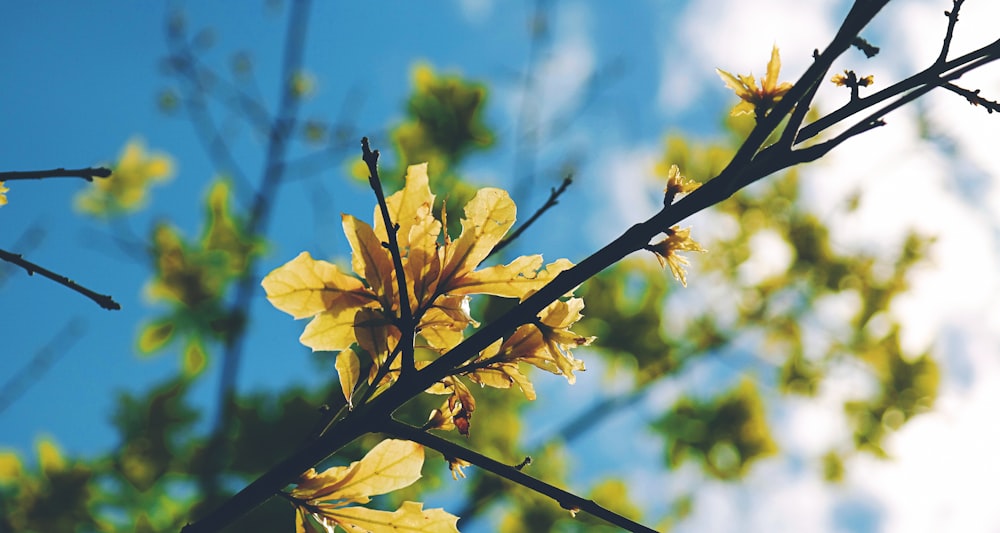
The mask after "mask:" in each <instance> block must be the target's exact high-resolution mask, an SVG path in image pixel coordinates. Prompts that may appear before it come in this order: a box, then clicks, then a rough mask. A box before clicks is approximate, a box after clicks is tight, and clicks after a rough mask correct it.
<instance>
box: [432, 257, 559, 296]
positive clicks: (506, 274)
mask: <svg viewBox="0 0 1000 533" xmlns="http://www.w3.org/2000/svg"><path fill="white" fill-rule="evenodd" d="M541 266H542V256H540V255H523V256H521V257H518V258H517V259H515V260H513V261H511V262H510V263H508V264H506V265H496V266H492V267H488V268H484V269H482V270H477V271H475V272H469V273H468V274H466V275H464V276H462V277H461V278H459V279H456V280H454V281H452V282H451V283H449V284H448V287H447V291H448V294H492V295H494V296H504V297H508V298H519V297H520V296H521V295H523V294H524V293H526V292H529V291H534V290H538V289H539V288H541V286H542V285H543V284H545V283H546V281H545V280H542V281H539V280H538V279H537V275H536V274H537V272H538V269H539V267H541Z"/></svg>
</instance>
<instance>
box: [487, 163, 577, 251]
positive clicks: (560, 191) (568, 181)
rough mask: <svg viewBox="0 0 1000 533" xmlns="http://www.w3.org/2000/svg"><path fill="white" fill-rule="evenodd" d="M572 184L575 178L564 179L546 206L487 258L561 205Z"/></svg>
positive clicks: (495, 248)
mask: <svg viewBox="0 0 1000 533" xmlns="http://www.w3.org/2000/svg"><path fill="white" fill-rule="evenodd" d="M571 183H573V176H566V177H565V178H564V179H563V181H562V184H560V185H559V187H558V188H553V189H552V192H550V193H549V199H548V200H546V201H545V204H543V205H542V207H539V208H538V211H535V213H534V214H533V215H531V217H529V218H528V220H525V221H524V224H521V225H520V226H519V227H518V228H517V229H516V230H514V232H513V233H511V234H510V235H509V236H507V237H506V238H504V239H503V240H502V241H500V242H499V243H497V245H496V246H494V247H493V250H491V251H490V253H489V255H487V256H486V257H489V256H491V255H493V254H495V253H497V252H499V251H500V250H502V249H504V248H505V247H506V246H507V245H508V244H510V243H512V242H514V239H516V238H518V237H520V236H521V234H522V233H524V230H526V229H528V228H529V227H531V225H532V224H534V223H535V221H536V220H538V219H539V218H540V217H541V216H542V215H543V214H545V212H546V211H548V210H549V209H551V208H553V207H555V205H556V204H558V203H559V197H560V196H562V194H563V193H564V192H566V189H567V188H568V187H569V186H570V184H571Z"/></svg>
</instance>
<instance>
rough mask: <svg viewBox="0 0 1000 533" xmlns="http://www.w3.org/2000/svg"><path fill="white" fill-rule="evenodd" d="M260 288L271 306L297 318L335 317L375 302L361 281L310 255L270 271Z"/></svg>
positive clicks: (297, 258)
mask: <svg viewBox="0 0 1000 533" xmlns="http://www.w3.org/2000/svg"><path fill="white" fill-rule="evenodd" d="M261 285H262V286H263V287H264V291H265V292H266V293H267V299H268V301H270V302H271V305H273V306H275V307H277V308H278V309H280V310H282V311H284V312H286V313H288V314H290V315H292V317H294V318H296V319H299V318H307V317H310V316H313V315H316V314H319V313H323V312H328V313H332V314H338V313H339V312H341V311H343V310H344V309H348V308H355V307H361V306H363V305H367V304H369V303H371V302H372V301H373V299H374V295H373V294H372V293H371V292H370V291H368V290H367V289H366V288H365V286H364V284H363V283H362V282H361V280H359V279H357V278H355V277H353V276H349V275H347V274H343V273H341V272H340V270H339V269H338V268H337V265H334V264H332V263H328V262H326V261H317V260H315V259H313V258H312V256H311V255H310V254H309V252H302V253H300V254H299V255H298V256H296V257H295V259H292V260H291V261H289V262H288V263H285V264H284V265H282V266H280V267H278V268H276V269H274V270H273V271H271V273H270V274H268V275H267V276H265V277H264V280H263V281H262V282H261Z"/></svg>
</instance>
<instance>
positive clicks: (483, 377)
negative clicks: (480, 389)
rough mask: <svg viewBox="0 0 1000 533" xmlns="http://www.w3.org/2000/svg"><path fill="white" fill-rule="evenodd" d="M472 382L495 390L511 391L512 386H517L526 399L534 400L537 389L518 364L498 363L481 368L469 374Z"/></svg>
mask: <svg viewBox="0 0 1000 533" xmlns="http://www.w3.org/2000/svg"><path fill="white" fill-rule="evenodd" d="M468 376H469V379H471V380H472V381H474V382H476V383H478V384H480V385H483V386H486V387H493V388H495V389H509V388H510V387H511V385H513V384H515V383H516V384H517V386H518V388H520V389H521V392H523V393H524V397H525V398H527V399H529V400H534V399H535V398H536V396H535V387H534V386H533V385H532V384H531V381H528V377H527V376H525V375H524V374H522V373H521V370H520V369H519V368H517V363H497V364H494V365H490V366H488V367H486V368H480V369H479V370H476V371H475V372H470V373H469V374H468Z"/></svg>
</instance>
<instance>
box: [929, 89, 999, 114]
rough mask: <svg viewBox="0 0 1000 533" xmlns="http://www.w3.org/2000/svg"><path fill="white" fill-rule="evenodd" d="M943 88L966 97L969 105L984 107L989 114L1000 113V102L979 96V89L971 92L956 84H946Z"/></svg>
mask: <svg viewBox="0 0 1000 533" xmlns="http://www.w3.org/2000/svg"><path fill="white" fill-rule="evenodd" d="M942 87H944V88H945V89H948V90H949V91H951V92H953V93H955V94H959V95H962V96H964V97H965V99H966V100H968V101H969V103H970V104H972V105H974V106H983V107H984V108H985V109H986V112H987V113H991V114H992V113H993V112H994V111H1000V102H997V101H995V100H987V99H986V98H983V97H982V96H979V92H980V90H979V89H976V90H975V91H970V90H969V89H965V88H962V87H959V86H958V85H955V84H954V83H946V84H944V85H942Z"/></svg>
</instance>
